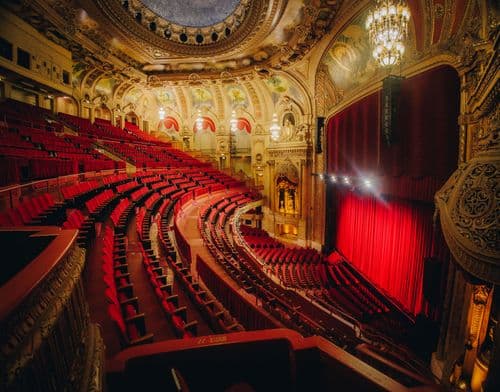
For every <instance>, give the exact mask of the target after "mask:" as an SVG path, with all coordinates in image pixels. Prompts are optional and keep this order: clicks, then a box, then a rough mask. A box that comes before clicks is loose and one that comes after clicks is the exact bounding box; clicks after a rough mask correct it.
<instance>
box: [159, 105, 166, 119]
mask: <svg viewBox="0 0 500 392" xmlns="http://www.w3.org/2000/svg"><path fill="white" fill-rule="evenodd" d="M158 116H159V117H160V120H165V109H163V108H160V110H158Z"/></svg>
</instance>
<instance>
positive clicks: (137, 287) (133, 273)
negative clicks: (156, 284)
mask: <svg viewBox="0 0 500 392" xmlns="http://www.w3.org/2000/svg"><path fill="white" fill-rule="evenodd" d="M127 238H128V248H127V263H128V271H129V272H130V280H131V282H132V283H133V284H134V294H135V296H137V298H138V299H139V309H140V311H141V312H143V313H145V319H146V330H147V331H148V333H152V334H153V335H154V339H153V341H155V342H158V341H160V340H166V339H176V336H175V333H174V329H173V327H172V326H171V324H170V323H169V322H168V320H167V317H166V315H165V312H164V311H163V308H162V307H161V305H160V302H159V301H158V298H157V297H156V294H155V292H154V290H153V287H152V285H151V282H150V281H149V277H148V274H147V272H146V269H145V268H144V265H143V264H142V255H141V251H140V249H139V246H138V243H137V241H138V240H139V239H138V237H137V232H136V228H135V217H133V218H132V219H131V221H130V224H129V226H128V229H127Z"/></svg>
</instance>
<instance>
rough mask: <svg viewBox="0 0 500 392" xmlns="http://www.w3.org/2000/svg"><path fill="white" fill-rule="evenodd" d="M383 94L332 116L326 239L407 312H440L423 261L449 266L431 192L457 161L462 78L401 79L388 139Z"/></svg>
mask: <svg viewBox="0 0 500 392" xmlns="http://www.w3.org/2000/svg"><path fill="white" fill-rule="evenodd" d="M381 96H382V94H381V92H380V91H379V92H376V93H373V94H371V95H369V96H367V97H365V98H363V99H362V100H360V101H358V102H356V103H354V104H352V105H351V106H349V107H348V108H346V109H345V110H343V111H342V112H340V113H338V114H336V115H335V116H333V117H332V118H331V119H330V120H329V122H328V126H327V144H328V174H329V178H327V179H325V181H327V211H326V214H327V216H326V220H327V225H326V230H325V233H326V238H325V244H326V247H327V250H333V249H337V250H338V251H339V252H341V253H342V254H343V255H344V256H345V258H347V259H348V260H349V261H350V262H351V263H352V264H353V265H354V266H356V267H357V268H358V269H359V270H360V271H361V272H362V273H363V274H365V275H366V276H367V277H368V278H369V279H370V280H371V281H373V282H374V283H375V284H377V285H378V286H380V287H382V288H383V289H384V290H386V291H387V292H388V293H389V294H390V295H391V296H392V297H393V298H394V299H395V300H396V301H397V302H398V303H400V304H401V306H402V307H403V308H404V309H405V310H406V311H409V312H411V313H413V314H414V315H416V314H419V313H421V312H423V313H426V315H428V316H430V317H433V318H438V317H439V313H440V309H439V307H440V305H439V304H431V303H430V302H429V301H428V300H426V299H425V298H424V295H423V279H424V260H425V258H427V257H437V258H438V259H440V262H441V263H443V265H444V264H446V263H447V260H445V259H446V257H448V256H447V254H448V252H447V250H446V249H445V248H446V245H445V244H444V241H442V240H439V236H438V235H436V231H435V228H434V227H433V224H432V216H433V212H434V205H433V197H434V194H435V192H436V191H437V190H438V189H439V188H440V187H441V185H442V184H443V183H444V181H445V180H446V179H447V178H448V177H449V175H450V174H451V173H452V172H453V171H454V170H455V168H456V166H457V163H456V162H457V154H458V114H459V79H458V75H457V73H456V71H455V70H454V69H453V68H451V67H447V66H445V67H438V68H435V69H432V70H430V71H427V72H425V73H422V74H419V75H417V76H414V77H412V78H409V79H405V80H403V81H402V82H401V88H400V94H399V97H398V98H397V105H398V110H397V113H396V114H394V115H395V116H396V120H397V121H396V124H397V126H395V127H393V129H392V135H391V140H388V139H387V135H386V134H384V133H383V132H382V126H380V125H379V124H381V117H382V113H381V105H380V103H379V102H380V100H381ZM367 181H368V182H367ZM366 184H369V185H366ZM442 270H443V273H444V270H445V268H443V269H442ZM431 313H432V314H431Z"/></svg>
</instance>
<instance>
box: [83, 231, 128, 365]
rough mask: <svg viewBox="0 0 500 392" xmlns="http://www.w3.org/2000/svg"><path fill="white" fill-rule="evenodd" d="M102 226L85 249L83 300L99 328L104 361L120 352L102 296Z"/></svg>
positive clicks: (117, 336)
mask: <svg viewBox="0 0 500 392" xmlns="http://www.w3.org/2000/svg"><path fill="white" fill-rule="evenodd" d="M103 232H104V226H103V227H102V229H101V230H100V233H99V235H98V236H97V238H96V239H95V240H94V242H93V243H92V244H91V245H90V246H89V247H88V248H87V252H88V253H87V262H86V267H85V272H84V291H85V298H87V302H88V304H89V312H90V319H91V320H92V322H94V323H96V324H99V325H100V327H101V333H102V337H103V339H104V345H105V346H106V351H105V357H106V359H108V358H111V357H113V356H114V355H116V354H117V353H118V352H119V351H120V350H121V347H120V338H119V334H118V329H117V328H116V327H115V325H114V323H113V322H112V321H111V319H110V318H109V316H108V302H107V301H106V298H105V296H104V290H105V289H106V284H105V283H104V279H103V278H104V273H103V271H102V233H103Z"/></svg>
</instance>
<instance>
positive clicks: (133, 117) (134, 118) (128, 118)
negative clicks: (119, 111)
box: [125, 111, 139, 125]
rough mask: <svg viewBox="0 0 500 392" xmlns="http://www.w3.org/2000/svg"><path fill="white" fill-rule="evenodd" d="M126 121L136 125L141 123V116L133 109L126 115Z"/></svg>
mask: <svg viewBox="0 0 500 392" xmlns="http://www.w3.org/2000/svg"><path fill="white" fill-rule="evenodd" d="M125 121H126V122H129V123H132V124H134V125H139V117H138V116H137V114H135V112H133V111H130V112H128V113H127V114H126V115H125Z"/></svg>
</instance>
